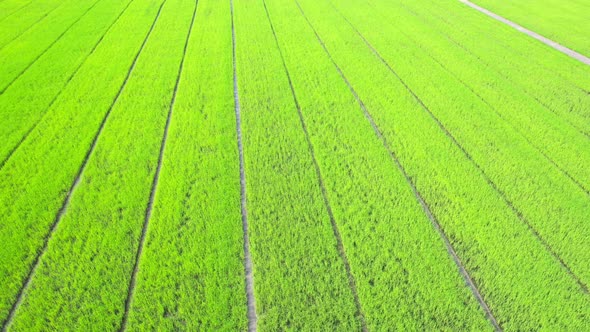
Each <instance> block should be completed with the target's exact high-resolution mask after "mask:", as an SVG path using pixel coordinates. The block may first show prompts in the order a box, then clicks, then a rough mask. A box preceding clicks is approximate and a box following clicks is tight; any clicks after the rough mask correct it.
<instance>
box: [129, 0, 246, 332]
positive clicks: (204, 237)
mask: <svg viewBox="0 0 590 332" xmlns="http://www.w3.org/2000/svg"><path fill="white" fill-rule="evenodd" d="M232 75H233V74H232V40H231V18H230V3H229V1H217V0H200V1H199V3H198V6H197V16H196V19H195V22H194V27H193V31H192V33H191V38H190V40H189V44H188V48H187V51H186V58H185V62H184V67H183V70H182V74H181V76H180V83H179V87H178V93H177V94H176V101H175V103H174V109H173V113H172V120H171V123H170V130H169V134H168V140H167V142H166V149H165V154H164V160H163V165H162V172H161V174H160V180H159V185H158V188H157V195H156V201H155V205H154V211H153V214H152V218H151V221H150V225H149V229H148V232H147V238H146V242H145V249H144V251H143V256H142V258H141V262H140V265H139V274H138V277H137V279H138V281H137V287H136V289H135V294H134V297H133V302H132V306H131V309H130V310H131V311H130V313H129V316H130V317H129V324H128V326H129V330H132V331H133V330H139V331H147V330H187V331H241V330H245V329H246V328H245V327H246V302H245V300H246V296H245V293H244V289H245V284H244V265H243V250H244V249H243V233H242V222H241V212H240V176H239V174H240V173H239V161H238V150H237V148H238V146H237V143H236V119H235V113H234V101H233V80H232Z"/></svg>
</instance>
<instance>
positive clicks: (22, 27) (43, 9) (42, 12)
mask: <svg viewBox="0 0 590 332" xmlns="http://www.w3.org/2000/svg"><path fill="white" fill-rule="evenodd" d="M5 3H6V4H5ZM62 4H64V2H63V1H57V0H40V1H37V2H36V3H35V5H34V6H30V8H27V9H24V10H22V12H20V13H15V14H14V15H10V16H8V17H6V19H5V20H1V21H0V31H2V33H1V34H0V49H2V48H4V47H5V46H6V44H8V43H10V42H11V41H13V40H14V39H16V38H17V37H18V36H20V35H21V34H22V33H23V32H25V31H26V30H28V29H31V28H32V27H33V26H35V25H36V24H38V23H40V22H42V21H43V19H44V18H45V17H46V16H48V15H49V14H50V13H51V12H52V11H53V10H55V9H57V8H58V7H59V6H60V5H62ZM7 5H9V6H10V7H9V6H7ZM18 8H22V4H21V3H18V2H15V1H12V3H11V1H8V0H5V1H3V2H2V3H0V13H7V12H10V10H11V9H12V10H15V11H16V10H18ZM1 17H2V16H0V19H1Z"/></svg>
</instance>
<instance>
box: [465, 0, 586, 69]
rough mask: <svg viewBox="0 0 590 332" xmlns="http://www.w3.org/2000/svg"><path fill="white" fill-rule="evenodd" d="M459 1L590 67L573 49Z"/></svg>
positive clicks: (480, 8)
mask: <svg viewBox="0 0 590 332" xmlns="http://www.w3.org/2000/svg"><path fill="white" fill-rule="evenodd" d="M459 1H460V2H461V3H463V4H465V5H467V6H469V7H471V8H473V9H475V10H477V11H479V12H481V13H483V14H486V15H487V16H489V17H491V18H493V19H495V20H497V21H500V22H502V23H504V24H506V25H508V26H511V27H512V28H514V29H516V30H518V31H520V32H522V33H524V34H526V35H528V36H530V37H532V38H534V39H536V40H538V41H540V42H541V43H543V44H545V45H547V46H549V47H552V48H554V49H556V50H557V51H559V52H561V53H563V54H565V55H567V56H569V57H570V58H573V59H576V60H578V61H580V62H582V63H584V64H587V65H589V66H590V58H588V57H586V56H585V55H583V54H580V53H578V52H576V51H574V50H572V49H569V48H567V47H565V46H563V45H561V44H559V43H557V42H555V41H553V40H551V39H549V38H546V37H543V36H541V35H540V34H538V33H536V32H534V31H532V30H529V29H527V28H525V27H523V26H521V25H518V24H516V23H514V22H512V21H510V20H508V19H506V18H504V17H502V16H500V15H498V14H496V13H494V12H492V11H489V10H487V9H485V8H483V7H480V6H478V5H476V4H474V3H473V2H471V1H468V0H459Z"/></svg>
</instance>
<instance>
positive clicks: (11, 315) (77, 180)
mask: <svg viewBox="0 0 590 332" xmlns="http://www.w3.org/2000/svg"><path fill="white" fill-rule="evenodd" d="M165 2H166V0H163V2H162V3H161V4H160V8H159V9H158V14H157V15H156V17H155V19H154V22H153V23H152V25H151V27H150V29H149V31H148V33H147V35H146V36H145V38H144V40H143V43H142V44H141V47H140V48H139V50H138V51H137V53H136V55H135V58H134V59H133V62H132V64H131V66H130V67H129V69H128V71H127V76H126V77H125V80H124V81H123V84H122V85H121V87H120V88H119V91H118V92H117V95H116V96H115V98H114V99H113V101H112V103H111V106H110V107H109V109H108V111H107V113H106V114H105V116H104V118H103V119H102V122H101V124H100V127H99V128H98V131H97V133H96V135H95V136H94V140H93V141H92V144H91V146H90V149H89V150H88V151H87V152H86V156H85V157H84V160H83V162H82V165H81V167H80V169H79V170H78V174H77V175H76V178H75V179H74V182H73V183H72V186H71V187H70V190H69V191H68V193H67V194H66V197H65V199H64V202H63V204H62V206H61V208H60V209H59V211H58V212H57V215H56V217H55V220H54V222H53V224H52V225H51V228H50V230H49V232H48V233H47V235H46V236H45V238H44V241H43V247H42V248H41V250H40V251H38V253H37V256H36V257H35V260H34V261H33V264H32V266H31V269H30V270H29V274H28V275H27V277H26V278H25V280H24V283H23V285H22V287H21V289H20V290H19V292H18V295H17V298H16V301H15V302H14V304H13V305H12V307H11V308H10V311H9V314H8V317H7V318H6V320H5V321H4V322H3V324H2V332H6V331H7V330H8V327H9V326H10V323H11V322H12V320H13V319H14V315H15V314H16V311H17V309H18V307H19V306H20V304H21V303H22V301H23V298H24V293H25V290H27V289H28V288H29V286H30V284H31V280H32V278H33V276H34V274H35V272H36V270H37V267H38V266H39V263H40V261H41V256H43V254H45V252H46V251H47V246H48V244H49V240H50V239H51V237H52V235H53V233H54V232H55V230H56V229H57V226H58V225H59V222H60V221H61V220H62V218H63V216H64V214H65V213H66V210H67V207H68V205H69V203H70V201H71V198H72V194H73V193H74V191H75V190H76V188H77V187H78V185H79V184H80V180H81V178H82V174H83V173H84V170H86V166H87V165H88V161H89V160H90V156H91V155H92V153H93V152H94V149H95V148H96V145H97V143H98V139H99V137H100V135H101V133H102V131H103V129H104V127H105V125H106V122H107V120H108V118H109V116H110V114H111V111H112V110H113V107H114V106H115V104H116V103H117V101H118V100H119V97H120V96H121V94H122V92H123V90H124V89H125V87H126V86H127V81H128V80H129V77H130V76H131V73H132V72H133V69H135V64H136V63H137V59H138V58H139V55H140V54H141V52H142V51H143V49H144V47H145V44H146V43H147V41H148V39H149V37H150V35H151V34H152V31H153V29H154V26H155V25H156V22H157V21H158V18H160V13H161V11H162V7H163V6H164V3H165Z"/></svg>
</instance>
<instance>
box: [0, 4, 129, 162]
mask: <svg viewBox="0 0 590 332" xmlns="http://www.w3.org/2000/svg"><path fill="white" fill-rule="evenodd" d="M130 4H131V1H127V2H121V1H118V0H105V1H102V2H100V3H99V4H98V5H97V6H96V7H95V8H93V9H92V10H91V11H90V13H89V15H87V16H85V17H83V18H82V19H81V20H80V21H79V22H78V24H76V25H75V26H73V27H72V29H70V30H69V31H68V32H66V33H65V34H64V35H63V37H62V38H60V39H59V40H58V41H57V42H56V43H55V44H54V45H53V46H52V47H51V48H50V49H48V50H47V52H46V53H44V54H43V55H42V56H41V57H40V58H39V59H38V60H37V61H35V62H34V63H33V64H32V65H31V67H30V68H29V69H28V70H27V71H26V72H24V73H23V74H22V75H21V77H20V78H19V79H18V80H17V81H15V82H14V84H12V85H11V86H10V87H9V88H8V89H6V91H5V92H4V93H3V94H1V95H0V113H1V116H2V118H3V121H4V122H3V123H5V124H7V125H6V126H2V127H0V140H1V141H2V142H3V144H2V146H0V167H2V165H3V164H4V163H5V162H6V160H7V159H8V158H9V156H10V155H11V153H12V152H14V151H15V149H17V148H18V146H19V144H20V143H21V142H22V141H23V140H24V139H25V138H26V136H27V134H28V133H29V132H30V131H31V130H33V129H34V128H35V126H36V125H37V124H38V123H39V121H40V119H41V118H42V117H43V116H44V115H45V114H46V113H47V111H48V108H49V107H51V106H52V104H53V103H54V102H55V101H56V100H57V96H58V95H59V94H60V93H62V92H63V88H64V86H65V85H66V84H68V83H69V82H70V81H71V80H72V79H73V77H74V75H75V74H76V73H77V72H78V71H79V70H80V68H81V67H82V65H83V64H84V63H85V62H86V61H87V60H88V57H89V56H90V54H91V53H93V52H94V50H95V49H96V48H97V47H98V45H99V44H100V42H101V41H102V40H103V38H104V36H105V34H106V33H107V32H108V31H109V30H110V29H111V28H112V27H113V25H114V24H115V23H116V22H117V21H118V20H119V19H120V18H121V17H122V15H123V13H125V11H126V9H127V8H128V7H127V6H129V5H130ZM47 68H51V70H49V71H48V70H47ZM32 96H34V97H32Z"/></svg>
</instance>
